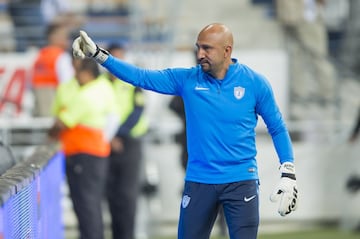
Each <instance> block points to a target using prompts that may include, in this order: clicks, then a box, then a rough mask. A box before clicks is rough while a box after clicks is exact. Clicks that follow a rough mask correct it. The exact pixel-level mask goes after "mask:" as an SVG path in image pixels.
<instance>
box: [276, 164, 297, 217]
mask: <svg viewBox="0 0 360 239" xmlns="http://www.w3.org/2000/svg"><path fill="white" fill-rule="evenodd" d="M279 170H280V173H281V179H280V183H279V184H278V185H277V187H276V188H275V190H274V191H273V193H272V194H271V196H270V200H271V201H272V202H278V201H280V203H279V209H278V212H279V214H280V215H281V216H285V215H287V214H289V213H290V212H292V211H295V210H296V208H297V194H298V191H297V187H296V177H295V166H294V164H293V163H290V162H286V163H283V164H281V166H280V169H279Z"/></svg>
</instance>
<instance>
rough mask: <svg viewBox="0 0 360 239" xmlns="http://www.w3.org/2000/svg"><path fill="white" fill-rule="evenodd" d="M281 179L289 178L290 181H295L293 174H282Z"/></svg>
mask: <svg viewBox="0 0 360 239" xmlns="http://www.w3.org/2000/svg"><path fill="white" fill-rule="evenodd" d="M281 177H282V178H284V177H286V178H290V179H293V180H296V177H295V174H293V173H282V174H281Z"/></svg>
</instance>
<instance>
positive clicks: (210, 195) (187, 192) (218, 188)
mask: <svg viewBox="0 0 360 239" xmlns="http://www.w3.org/2000/svg"><path fill="white" fill-rule="evenodd" d="M220 205H223V208H224V215H225V218H226V222H227V225H228V230H229V235H230V238H231V239H256V237H257V232H258V226H259V184H258V180H249V181H241V182H234V183H226V184H204V183H195V182H188V181H186V182H185V188H184V192H183V197H182V201H181V206H180V219H179V226H178V239H194V238H196V239H208V238H209V237H210V233H211V230H212V228H213V225H214V222H215V219H216V216H217V215H218V211H219V206H220Z"/></svg>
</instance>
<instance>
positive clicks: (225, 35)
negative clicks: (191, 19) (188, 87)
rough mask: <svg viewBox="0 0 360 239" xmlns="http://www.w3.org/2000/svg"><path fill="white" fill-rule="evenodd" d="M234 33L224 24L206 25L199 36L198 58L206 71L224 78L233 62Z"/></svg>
mask: <svg viewBox="0 0 360 239" xmlns="http://www.w3.org/2000/svg"><path fill="white" fill-rule="evenodd" d="M233 41H234V40H233V34H232V32H231V31H230V29H229V28H228V27H227V26H225V25H224V24H220V23H213V24H210V25H207V26H206V27H204V28H203V29H202V30H201V31H200V33H199V35H198V38H197V42H196V47H197V49H198V50H197V60H198V63H199V64H200V65H201V67H202V70H203V71H204V72H207V73H209V74H210V75H212V76H213V77H215V78H217V79H222V78H223V77H224V76H225V74H226V72H227V69H228V67H229V65H230V64H232V59H231V53H232V48H233Z"/></svg>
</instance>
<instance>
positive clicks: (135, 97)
mask: <svg viewBox="0 0 360 239" xmlns="http://www.w3.org/2000/svg"><path fill="white" fill-rule="evenodd" d="M113 87H114V90H115V96H116V101H117V107H118V112H119V118H120V124H122V123H124V122H125V121H126V119H127V118H128V117H129V116H130V115H131V113H132V112H133V110H134V108H135V105H142V106H143V105H144V104H145V102H144V101H145V99H144V93H143V92H142V91H136V87H135V86H133V85H131V84H129V83H127V82H124V81H122V80H115V81H113ZM147 131H148V121H147V119H146V117H145V116H144V114H142V115H141V116H140V118H139V120H138V122H137V123H136V124H135V125H134V127H133V128H132V129H131V131H130V136H131V137H134V138H137V137H140V136H142V135H144V134H145V133H146V132H147Z"/></svg>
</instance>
